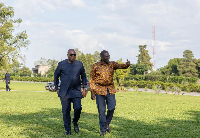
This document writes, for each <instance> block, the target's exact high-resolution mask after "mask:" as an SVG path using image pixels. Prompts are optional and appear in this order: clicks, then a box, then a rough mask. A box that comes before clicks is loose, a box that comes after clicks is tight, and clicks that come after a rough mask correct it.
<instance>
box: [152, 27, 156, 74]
mask: <svg viewBox="0 0 200 138" xmlns="http://www.w3.org/2000/svg"><path fill="white" fill-rule="evenodd" d="M155 32H156V28H155V26H153V27H152V50H153V57H152V63H153V70H154V71H156V69H157V68H156V46H155Z"/></svg>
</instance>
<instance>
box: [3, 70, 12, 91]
mask: <svg viewBox="0 0 200 138" xmlns="http://www.w3.org/2000/svg"><path fill="white" fill-rule="evenodd" d="M4 80H6V91H8V90H9V91H10V90H11V89H10V87H9V86H8V84H10V74H9V73H8V71H6V74H5V78H4ZM4 80H3V82H4Z"/></svg>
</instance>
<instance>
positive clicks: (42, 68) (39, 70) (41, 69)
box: [32, 65, 49, 76]
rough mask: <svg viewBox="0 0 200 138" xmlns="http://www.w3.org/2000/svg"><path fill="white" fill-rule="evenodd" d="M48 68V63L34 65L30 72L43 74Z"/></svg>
mask: <svg viewBox="0 0 200 138" xmlns="http://www.w3.org/2000/svg"><path fill="white" fill-rule="evenodd" d="M48 70H49V66H48V65H36V66H35V68H32V74H39V73H41V76H45V75H46V73H47V71H48Z"/></svg>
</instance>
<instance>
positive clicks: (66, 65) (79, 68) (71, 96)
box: [54, 49, 87, 135]
mask: <svg viewBox="0 0 200 138" xmlns="http://www.w3.org/2000/svg"><path fill="white" fill-rule="evenodd" d="M67 56H68V59H65V60H63V61H61V62H59V63H58V66H57V68H56V70H55V72H54V84H55V89H56V90H57V93H58V97H60V100H61V104H62V113H63V121H64V127H65V130H66V134H65V135H71V116H70V111H71V102H72V103H73V109H74V118H73V124H74V131H75V132H76V133H78V132H79V127H78V120H79V118H80V114H81V110H82V107H81V99H82V98H84V97H86V89H87V78H86V74H85V69H84V67H83V64H82V62H80V61H77V60H75V59H76V52H75V50H74V49H69V50H68V54H67ZM80 76H81V78H80ZM59 77H60V80H61V84H60V90H58V83H59ZM81 80H82V84H83V87H84V89H83V91H82V92H81Z"/></svg>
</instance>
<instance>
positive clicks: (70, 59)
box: [67, 49, 76, 63]
mask: <svg viewBox="0 0 200 138" xmlns="http://www.w3.org/2000/svg"><path fill="white" fill-rule="evenodd" d="M67 56H68V62H69V63H74V61H75V60H76V51H75V50H74V49H69V50H68V52H67Z"/></svg>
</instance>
